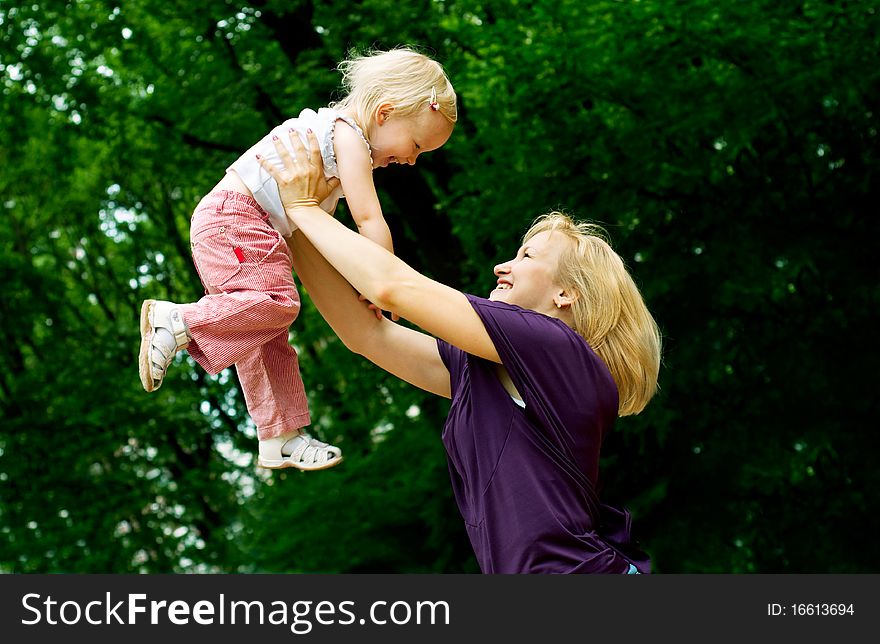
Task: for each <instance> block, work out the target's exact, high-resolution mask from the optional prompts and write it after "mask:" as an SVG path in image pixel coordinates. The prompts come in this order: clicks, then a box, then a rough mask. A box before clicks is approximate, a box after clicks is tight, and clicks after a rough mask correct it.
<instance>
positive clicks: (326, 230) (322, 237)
mask: <svg viewBox="0 0 880 644" xmlns="http://www.w3.org/2000/svg"><path fill="white" fill-rule="evenodd" d="M290 138H291V145H292V146H293V150H294V153H295V154H296V159H295V160H294V159H293V158H291V156H290V154H289V153H288V152H287V149H286V148H285V147H284V146H283V145H282V144H281V142H280V141H275V146H276V148H277V149H278V154H279V156H280V157H281V159H282V162H283V163H284V170H283V171H279V170H277V169H276V168H275V167H274V166H272V165H271V164H268V163H265V162H262V161H261V163H262V164H263V167H264V168H265V169H266V171H267V172H269V173H270V174H271V175H272V176H273V177H274V178H275V180H276V181H277V182H278V187H279V190H280V193H281V200H282V203H284V204H285V207H286V208H287V215H288V217H290V218H291V219H292V220H293V222H294V223H295V224H296V226H297V227H298V228H299V230H300V231H301V232H302V234H303V235H305V236H306V237H307V238H308V239H309V241H310V242H311V243H312V245H313V246H314V248H315V249H316V250H317V252H318V253H320V254H321V255H322V256H323V257H324V258H325V259H326V260H327V261H328V262H329V263H330V264H331V265H332V266H333V268H335V269H336V271H338V272H339V273H340V274H341V275H342V277H343V278H345V280H347V281H348V282H349V283H350V284H351V285H352V286H354V288H356V289H357V290H358V291H359V292H360V293H362V294H363V295H364V296H365V297H366V298H367V299H369V300H370V301H371V302H373V303H374V304H376V306H378V307H380V308H382V309H385V310H388V311H393V312H394V313H396V314H398V315H400V316H401V317H404V318H406V319H407V320H410V321H411V322H413V323H415V324H417V325H418V326H420V327H421V328H423V329H425V330H426V331H428V332H429V333H431V334H432V335H435V336H438V337H440V338H443V339H444V340H446V341H447V342H449V343H450V344H452V345H454V346H456V347H458V348H459V349H462V350H463V351H466V352H467V353H470V354H473V355H477V356H480V357H482V358H486V359H487V360H492V361H493V362H500V361H501V360H500V358H499V357H498V352H497V351H496V350H495V345H494V344H493V343H492V340H491V338H490V337H489V334H488V333H487V332H486V328H485V327H484V326H483V323H482V321H481V320H480V318H479V316H477V313H476V312H475V311H474V309H473V307H471V305H470V302H468V300H467V298H466V297H465V296H464V294H463V293H461V292H460V291H457V290H455V289H453V288H450V287H448V286H445V285H444V284H441V283H439V282H436V281H434V280H432V279H430V278H428V277H425V276H424V275H422V274H420V273H419V272H418V271H416V270H414V269H412V268H411V267H410V266H408V265H407V264H406V263H404V262H403V261H401V260H400V259H398V258H397V257H395V256H394V255H392V254H391V253H389V252H388V251H386V250H385V249H384V248H382V247H381V246H379V245H377V244H375V243H373V242H371V241H370V240H368V239H366V238H364V237H362V236H361V235H358V234H357V233H355V232H354V231H351V230H349V229H348V228H346V227H345V226H344V225H342V224H341V223H340V222H338V221H336V220H335V219H333V218H332V217H331V216H329V215H328V214H327V213H325V212H324V211H323V210H321V209H320V208H319V207H317V202H314V203H315V205H308V204H307V203H305V202H307V201H308V200H309V199H313V196H314V190H315V186H316V185H317V183H318V182H319V181H320V180H323V171H322V168H321V163H320V158H321V156H320V151H319V148H318V142H317V140H316V139H315V137H314V135H313V134H312V135H310V136H309V144H310V150H309V151H308V152H306V150H305V148H304V147H303V145H302V142H301V141H300V139H299V136H295V135H294V136H291V137H290ZM306 288H308V286H306ZM319 289H320V287H319ZM313 299H314V298H313ZM322 313H323V312H322ZM325 317H326V316H325ZM328 321H329V320H328ZM375 321H376V322H379V320H375ZM331 325H332V323H331ZM340 337H342V336H341V334H340ZM370 359H371V360H373V358H370ZM373 361H374V362H375V360H373ZM377 364H378V363H377Z"/></svg>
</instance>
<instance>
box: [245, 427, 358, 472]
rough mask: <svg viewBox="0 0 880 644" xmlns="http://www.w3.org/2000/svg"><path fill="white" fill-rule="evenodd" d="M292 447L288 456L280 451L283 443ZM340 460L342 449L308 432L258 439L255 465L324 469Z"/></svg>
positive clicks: (273, 467)
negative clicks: (258, 444)
mask: <svg viewBox="0 0 880 644" xmlns="http://www.w3.org/2000/svg"><path fill="white" fill-rule="evenodd" d="M288 443H289V444H290V446H291V447H292V448H293V450H292V451H291V453H290V455H289V456H285V455H283V454H282V453H281V448H282V447H283V446H284V445H287V444H288ZM341 462H342V450H341V449H339V448H338V447H336V446H335V445H328V444H327V443H322V442H321V441H319V440H316V439H314V438H312V437H311V436H309V435H308V434H302V433H301V434H298V435H297V436H294V437H293V438H291V439H289V440H278V439H271V438H270V439H269V440H264V441H260V455H259V458H258V459H257V465H259V466H260V467H265V468H267V469H270V470H275V469H281V468H285V467H295V468H296V469H298V470H306V471H312V470H326V469H327V468H328V467H333V466H334V465H339V464H340V463H341Z"/></svg>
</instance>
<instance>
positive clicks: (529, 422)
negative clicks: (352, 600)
mask: <svg viewBox="0 0 880 644" xmlns="http://www.w3.org/2000/svg"><path fill="white" fill-rule="evenodd" d="M291 145H292V149H293V150H294V153H295V156H296V159H295V160H294V159H292V158H291V157H290V155H289V154H288V153H287V152H286V150H285V148H284V146H282V145H281V143H280V141H276V147H277V149H278V154H279V156H280V157H281V159H282V162H283V163H284V169H283V170H279V169H277V168H275V167H273V166H272V165H270V164H268V163H266V162H265V160H263V161H261V163H262V164H263V167H264V168H265V169H266V170H267V171H268V172H270V173H271V174H272V175H273V177H274V178H275V180H276V181H277V182H278V185H279V189H280V191H281V198H282V201H283V202H284V204H285V209H286V212H287V215H288V216H289V217H290V218H291V220H292V222H293V223H294V224H295V225H296V226H297V228H298V231H297V232H296V233H295V235H294V236H293V237H292V238H291V239H290V241H289V242H288V243H289V244H290V245H291V250H292V251H293V252H292V255H293V257H294V258H295V259H294V269H295V270H296V272H297V273H298V274H299V276H300V279H301V280H302V282H303V284H304V285H305V287H306V289H307V290H308V292H309V295H310V297H311V298H312V300H313V301H314V302H315V305H316V306H317V307H318V310H319V311H320V312H321V314H322V315H323V316H324V318H325V319H326V320H327V322H328V323H329V324H330V325H331V327H332V328H333V330H334V332H336V333H337V335H339V337H340V338H341V339H342V341H343V342H344V343H345V345H346V346H347V347H348V348H349V349H351V350H352V351H355V352H357V353H359V354H362V355H363V356H365V357H366V358H367V359H369V360H370V361H372V362H374V363H375V364H376V365H378V366H380V367H382V368H383V369H385V370H386V371H389V372H390V373H392V374H394V375H396V376H398V377H399V378H402V379H403V380H406V381H407V382H409V383H411V384H413V385H415V386H417V387H421V388H422V389H425V390H427V391H430V392H432V393H435V394H438V395H440V396H445V397H447V398H452V406H451V409H450V412H449V417H448V419H447V422H446V426H445V428H444V431H443V443H444V445H445V447H446V451H447V456H448V460H449V471H450V475H451V478H452V485H453V489H454V493H455V499H456V501H457V503H458V507H459V509H460V510H461V513H462V516H463V518H464V521H465V525H466V527H467V531H468V535H469V537H470V540H471V544H472V545H473V548H474V552H475V554H476V557H477V561H478V563H479V565H480V568H481V570H482V571H483V572H484V573H586V572H608V573H627V572H649V570H650V562H649V561H648V559H647V557H646V556H645V555H644V554H643V553H641V552H639V551H637V550H635V549H634V548H633V547H632V545H631V544H630V538H629V516H628V514H627V513H625V512H620V511H617V510H614V509H613V508H610V507H608V506H604V505H601V504H600V503H599V500H598V497H597V495H596V489H595V488H596V481H597V478H598V466H599V448H600V446H601V443H602V439H603V438H604V437H605V436H606V435H607V433H608V432H609V431H610V430H611V428H612V427H613V425H614V420H615V418H616V417H617V416H618V415H627V414H635V413H638V412H640V411H641V410H642V409H643V408H644V407H645V405H646V404H647V403H648V401H649V400H650V398H651V397H652V396H653V394H654V392H655V390H656V387H657V373H658V370H659V364H660V335H659V332H658V329H657V325H656V324H655V322H654V320H653V318H652V317H651V314H650V313H649V312H648V310H647V308H646V307H645V304H644V302H643V300H642V298H641V295H640V294H639V292H638V289H637V288H636V286H635V284H634V283H633V281H632V278H631V277H630V276H629V274H628V273H627V271H626V269H625V267H624V265H623V262H622V261H621V259H620V257H618V256H617V255H616V254H615V253H614V251H612V250H611V248H610V247H609V246H608V244H607V243H606V242H604V241H603V240H602V239H601V238H600V237H599V236H598V235H597V234H596V233H597V229H596V228H595V227H591V226H589V225H587V224H575V223H574V222H572V221H571V220H570V219H569V218H568V217H566V216H565V215H562V214H560V213H552V214H551V215H548V216H546V217H544V218H541V219H539V220H538V221H537V222H536V223H535V224H534V225H533V226H532V227H531V229H530V230H529V231H528V232H527V233H526V235H525V238H524V243H523V246H522V247H521V248H520V249H519V251H518V252H517V254H516V257H515V258H514V259H512V260H510V261H508V262H505V263H503V264H499V265H498V266H496V267H495V274H496V275H497V276H498V285H497V287H496V288H495V290H493V291H492V293H491V294H490V296H489V299H488V300H487V299H483V298H479V297H475V296H472V295H465V294H463V293H461V292H459V291H457V290H455V289H452V288H450V287H448V286H445V285H443V284H440V283H438V282H435V281H433V280H431V279H429V278H427V277H425V276H423V275H421V274H419V273H418V272H416V271H415V270H413V269H412V268H410V267H409V266H407V265H406V264H405V263H403V262H402V261H400V260H399V259H397V258H396V257H394V256H393V255H391V254H390V253H388V252H387V251H385V250H384V249H383V248H381V247H380V246H378V245H376V244H374V243H373V242H371V241H369V240H367V239H365V238H364V237H362V236H360V235H358V234H357V233H355V232H353V231H350V230H348V229H347V228H346V227H345V226H343V225H342V224H341V223H339V222H337V221H335V220H334V219H333V218H332V217H330V216H329V215H327V213H325V212H324V211H323V210H321V209H320V208H319V207H318V203H320V201H321V199H322V198H323V197H324V196H325V195H326V193H327V192H328V190H330V189H332V187H333V186H332V185H328V184H327V183H326V182H325V181H324V179H323V173H321V170H320V158H321V157H320V152H319V149H318V144H317V141H316V140H315V138H314V136H311V137H310V146H311V149H310V150H309V151H306V150H305V149H304V147H303V145H302V143H301V142H300V141H299V138H298V137H296V136H292V137H291ZM352 287H354V289H356V290H357V291H358V292H359V293H361V294H362V297H361V299H367V300H369V301H370V302H372V303H373V304H374V305H375V307H373V308H377V309H385V310H389V311H393V312H394V313H395V314H397V315H399V316H401V317H403V318H406V319H407V320H410V321H411V322H413V323H415V324H416V325H418V326H419V327H421V328H423V329H425V331H427V332H428V333H430V334H431V335H428V334H427V333H421V332H418V331H415V330H412V329H408V328H406V327H403V326H400V325H398V324H395V323H393V322H391V321H390V320H387V319H385V318H383V317H381V315H374V314H373V313H372V312H371V311H370V310H369V309H368V307H366V306H365V305H364V304H362V303H359V302H358V295H357V293H355V292H354V291H353V290H352ZM432 336H436V339H435V337H432Z"/></svg>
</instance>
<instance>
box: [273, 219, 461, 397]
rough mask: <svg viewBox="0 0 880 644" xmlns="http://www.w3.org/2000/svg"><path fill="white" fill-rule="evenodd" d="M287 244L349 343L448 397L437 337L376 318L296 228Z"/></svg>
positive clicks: (301, 272) (408, 379)
mask: <svg viewBox="0 0 880 644" xmlns="http://www.w3.org/2000/svg"><path fill="white" fill-rule="evenodd" d="M337 223H338V222H337ZM340 226H341V224H340ZM343 228H344V227H343ZM344 229H345V230H348V229H347V228H344ZM348 232H350V233H351V231H348ZM351 234H352V235H354V236H355V237H359V235H356V234H355V233H351ZM364 241H365V243H368V244H370V245H371V246H374V244H373V243H372V242H369V241H366V240H364ZM287 245H288V247H289V248H290V252H291V255H292V256H293V268H294V270H295V271H296V274H297V275H298V276H299V278H300V280H301V281H302V283H303V286H305V288H306V290H307V291H308V293H309V297H310V298H311V299H312V301H313V302H314V303H315V306H316V307H317V308H318V311H319V312H320V313H321V315H322V316H323V317H324V319H325V320H326V321H327V323H328V324H329V325H330V327H331V328H332V329H333V332H334V333H336V335H338V336H339V338H340V339H341V340H342V342H343V343H344V344H345V346H346V347H348V348H349V349H350V350H351V351H353V352H355V353H359V354H361V355H362V356H364V357H365V358H367V359H368V360H370V361H371V362H373V363H375V364H376V365H378V366H379V367H381V368H382V369H385V371H388V372H389V373H392V374H394V375H395V376H397V377H398V378H401V379H402V380H405V381H406V382H408V383H410V384H413V385H415V386H416V387H419V388H421V389H425V390H426V391H430V392H431V393H434V394H437V395H440V396H444V397H446V398H449V397H450V395H451V389H450V383H449V371H448V370H447V369H446V365H444V364H443V360H442V359H441V358H440V352H439V350H438V349H437V341H436V340H435V339H434V338H432V337H431V336H429V335H426V334H424V333H419V332H418V331H414V330H412V329H408V328H406V327H402V326H400V325H399V324H395V323H393V322H391V321H389V320H387V319H385V318H379V319H377V318H376V316H374V315H373V313H372V312H371V311H370V310H369V309H367V307H366V305H365V304H364V303H362V302H360V301H358V295H357V293H355V291H354V289H352V287H351V285H350V284H349V283H348V282H346V281H345V279H343V277H342V276H341V275H340V274H339V273H338V272H337V271H336V270H335V269H334V268H333V267H332V266H330V264H328V263H327V260H326V259H324V258H323V257H322V256H321V254H320V253H319V252H318V251H316V250H315V247H314V246H313V245H312V244H311V243H310V242H309V240H308V239H307V238H306V237H305V235H303V233H302V232H301V231H298V230H297V231H294V233H293V235H292V236H291V237H289V238H288V239H287ZM383 252H385V251H383Z"/></svg>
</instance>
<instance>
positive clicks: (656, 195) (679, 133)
mask: <svg viewBox="0 0 880 644" xmlns="http://www.w3.org/2000/svg"><path fill="white" fill-rule="evenodd" d="M878 12H880V7H878V5H877V3H876V2H870V1H869V2H860V1H852V2H824V1H818V2H800V1H791V2H777V1H770V0H766V1H765V0H749V1H741V2H734V1H732V0H725V1H722V2H716V1H710V0H689V1H678V2H674V1H671V0H670V1H663V2H660V1H643V2H638V1H631V0H625V1H610V0H596V1H590V0H534V1H531V2H527V1H516V0H514V1H510V0H487V1H483V2H479V1H474V0H398V1H396V2H393V3H391V2H388V1H387V0H361V1H354V0H351V1H349V2H339V1H338V2H318V1H315V2H306V1H295V0H294V1H283V2H282V1H276V0H266V1H254V2H249V3H246V4H245V3H238V2H231V1H227V0H202V1H200V2H194V3H189V2H171V1H169V0H137V1H132V2H105V1H101V0H89V1H85V0H84V1H82V2H66V3H65V2H45V1H42V0H34V2H32V3H22V2H19V3H17V4H16V3H15V2H12V3H9V2H4V3H3V5H2V6H0V34H2V45H0V88H2V96H0V136H2V140H0V143H2V145H0V173H2V174H0V193H2V197H0V250H2V252H0V269H2V275H3V279H4V282H5V284H4V288H3V291H2V294H0V316H2V317H0V414H2V420H0V571H3V572H120V573H121V572H257V571H261V572H367V571H370V572H475V571H476V570H477V568H476V564H475V562H474V560H473V557H472V554H471V549H470V546H469V544H468V543H467V539H466V535H465V532H464V530H463V526H462V523H461V519H460V516H459V515H458V512H457V509H456V507H455V505H454V502H453V500H452V496H451V492H450V485H449V480H448V472H447V470H446V462H445V455H444V451H443V447H442V445H441V443H440V439H439V435H440V431H441V428H442V425H443V421H444V418H445V414H446V411H447V410H448V402H447V401H444V400H441V399H436V398H432V397H430V396H428V395H427V394H422V393H421V392H420V391H417V390H415V389H414V388H412V387H410V386H408V385H406V384H403V383H401V382H399V381H397V380H395V379H394V378H392V377H390V376H386V375H385V374H384V373H382V372H380V371H379V370H378V369H376V368H374V367H373V366H372V365H370V364H369V363H367V362H366V361H364V360H363V359H361V358H359V357H358V356H355V355H352V354H350V353H349V352H348V351H347V350H346V349H345V348H344V347H343V346H342V344H341V343H340V342H339V341H338V340H337V339H336V338H335V337H334V336H333V334H332V333H331V332H330V330H329V328H328V327H327V325H326V324H325V323H324V322H323V320H322V319H321V318H320V316H319V315H318V314H317V313H316V311H315V310H314V308H313V307H312V306H311V305H310V303H309V302H308V298H304V300H305V301H304V311H303V313H302V315H301V316H300V318H299V319H298V320H297V322H296V323H295V324H294V327H293V329H292V331H293V332H292V334H291V338H292V342H293V344H294V345H295V346H296V347H297V349H298V350H299V351H300V354H301V365H302V371H303V377H304V379H305V382H306V387H307V389H308V390H309V393H310V396H311V402H312V408H313V416H314V418H315V421H316V423H315V427H314V433H316V434H317V435H319V436H321V437H323V438H324V439H326V440H329V441H333V442H334V443H336V444H337V445H339V446H340V447H342V448H343V450H344V451H345V454H346V461H345V463H344V464H343V465H341V466H340V467H338V468H336V469H333V470H329V471H326V472H320V473H305V474H304V473H300V472H288V473H272V474H270V473H267V472H264V471H259V470H257V469H256V468H255V467H254V461H253V455H254V453H255V451H256V438H255V433H254V429H253V426H252V424H251V423H250V421H249V420H248V418H247V415H246V410H245V407H244V403H243V399H242V396H241V393H240V391H239V388H238V382H237V379H236V376H235V372H234V369H233V370H227V371H225V372H223V373H221V374H220V375H219V376H217V377H210V376H207V375H206V374H205V373H204V372H203V371H202V370H201V369H200V368H197V367H196V366H195V364H194V363H193V362H192V360H190V359H189V358H188V357H187V356H186V354H185V353H182V354H180V355H179V357H178V359H177V363H176V365H175V366H174V367H172V369H171V371H170V373H169V378H168V381H167V382H166V383H165V385H164V386H163V387H162V389H160V390H159V391H158V392H157V393H156V394H154V395H147V394H145V393H144V392H143V390H142V389H141V386H140V383H139V380H138V375H137V365H136V355H137V347H138V342H139V340H138V337H139V336H138V323H137V315H138V310H139V304H140V302H141V300H143V299H144V298H161V299H171V300H175V301H192V300H195V299H197V298H198V297H199V296H200V295H201V294H202V289H201V286H200V284H199V280H198V277H197V275H196V273H195V270H194V268H193V266H192V262H191V258H190V252H189V243H188V222H189V216H190V214H191V212H192V210H193V208H194V206H195V204H196V203H197V202H198V200H199V199H200V198H201V196H202V195H203V194H205V193H206V192H207V191H208V190H209V189H210V188H211V187H212V186H213V185H214V184H215V183H216V182H217V181H218V180H219V179H220V177H221V176H222V174H223V171H224V169H225V168H226V166H227V165H228V164H229V163H230V162H232V161H233V160H234V159H235V158H237V156H238V155H239V154H241V153H242V152H243V151H244V150H245V149H247V148H248V147H249V146H250V145H251V144H252V143H254V142H255V141H256V140H257V139H258V138H260V137H261V136H263V135H264V134H265V133H266V132H267V131H268V130H269V128H271V127H272V126H274V125H275V124H277V123H278V122H280V121H281V120H283V119H285V118H288V117H290V116H292V115H295V114H297V113H298V112H299V110H301V109H303V108H305V107H312V108H317V107H319V106H322V105H325V104H326V103H327V102H328V101H329V100H331V99H332V98H334V97H336V98H338V97H339V94H338V91H339V89H338V86H339V75H338V74H337V73H336V72H335V71H334V66H335V63H336V62H337V61H338V60H340V59H342V58H343V57H344V56H345V55H346V53H347V52H348V51H349V49H350V48H353V47H354V48H358V49H359V50H362V51H363V50H365V49H367V48H369V47H378V48H387V47H393V46H396V45H400V44H411V45H415V46H417V47H420V48H422V49H423V50H424V51H425V52H426V53H429V54H430V55H433V56H435V57H436V58H437V59H438V60H440V61H441V62H442V63H443V64H444V65H445V66H446V68H447V71H448V72H449V74H450V77H451V79H452V81H453V83H454V85H455V87H456V89H457V91H458V93H459V97H460V121H459V125H458V127H457V128H456V130H455V133H454V134H453V136H452V139H451V140H450V142H449V144H448V145H447V146H445V147H444V148H443V149H442V150H440V151H438V152H435V153H432V154H429V155H425V156H424V157H422V158H420V160H419V164H418V166H416V167H414V168H410V167H395V168H389V169H387V170H382V171H379V172H377V173H376V181H377V185H378V186H379V189H380V198H381V200H382V203H383V208H384V209H385V213H386V216H387V218H388V220H389V223H390V225H391V228H392V231H393V233H394V237H395V246H396V248H397V252H398V254H399V255H400V256H401V257H402V258H403V259H404V260H405V261H407V262H409V263H410V264H411V265H413V266H414V267H416V268H417V269H419V270H420V271H423V272H424V273H426V274H428V275H431V276H434V277H436V278H437V279H440V280H442V281H444V282H445V283H447V284H452V285H457V286H460V287H461V288H462V289H463V290H466V291H469V292H473V293H476V294H481V295H485V294H487V293H488V291H489V290H490V289H491V288H492V286H493V284H494V278H493V276H492V266H493V265H494V264H495V263H496V262H498V261H500V260H502V259H505V258H508V257H510V256H511V255H512V254H513V253H514V251H515V249H516V247H517V245H518V240H519V237H520V235H521V234H522V233H523V232H524V230H525V228H526V227H527V225H528V224H529V223H530V221H531V220H532V219H533V218H534V217H536V216H537V215H539V214H541V213H543V212H546V211H547V210H549V209H551V208H563V209H566V210H567V211H568V212H570V213H572V214H574V215H575V216H577V217H580V218H587V219H591V220H595V221H599V222H601V223H603V224H604V225H605V226H606V227H607V229H608V231H609V233H610V235H611V237H612V239H613V241H614V243H615V246H616V248H617V249H618V251H619V252H620V253H621V255H622V256H623V257H624V259H625V261H626V262H627V264H628V265H629V266H630V268H631V270H632V272H633V274H634V276H635V277H636V280H637V282H638V283H639V285H640V287H641V288H642V290H643V293H644V296H645V299H646V300H647V302H648V305H649V307H650V308H651V310H652V311H653V313H654V315H655V317H656V318H657V320H658V322H659V324H660V326H661V328H662V331H663V333H664V336H665V347H664V365H663V368H662V371H661V375H660V383H661V391H660V394H659V395H658V396H657V397H656V398H655V400H654V401H653V402H652V403H651V404H650V405H649V406H648V408H647V409H646V411H645V412H643V413H642V414H641V415H640V416H637V417H630V418H625V419H621V420H620V421H619V423H618V426H617V429H616V431H615V432H614V434H613V435H612V436H611V437H610V439H609V440H608V441H607V443H606V445H605V448H604V452H603V455H604V456H603V463H602V464H603V467H602V486H603V487H602V494H603V498H604V500H606V501H609V502H613V503H619V504H625V505H627V506H628V507H629V508H630V509H631V510H632V511H633V514H634V531H635V536H636V537H637V538H638V539H639V540H640V542H641V543H642V545H643V546H644V547H645V549H646V550H648V551H649V553H650V554H651V555H652V557H653V559H654V564H655V568H656V570H657V571H658V572H661V573H685V572H794V573H805V572H819V573H822V572H865V571H870V572H878V571H880V548H878V546H877V538H878V536H880V531H878V526H880V521H878V503H877V501H878V493H877V487H878V482H880V481H878V478H880V477H878V469H880V468H878V467H877V453H878V394H877V384H876V379H877V371H878V369H877V358H878V355H880V352H878V350H877V348H876V335H877V333H876V330H877V321H878V315H877V311H878V305H880V279H878V277H880V275H878V269H877V251H878V250H880V248H878V242H877V239H878V234H880V226H878V213H880V210H878V197H880V195H878V189H880V143H878V137H877V129H878V122H880V119H878V116H880V114H878V112H880V65H878V60H880V57H878V54H880V33H878V27H880V16H878ZM339 214H340V216H341V217H342V218H343V220H347V219H348V217H347V215H346V213H345V211H344V208H343V209H342V211H341V213H339Z"/></svg>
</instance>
